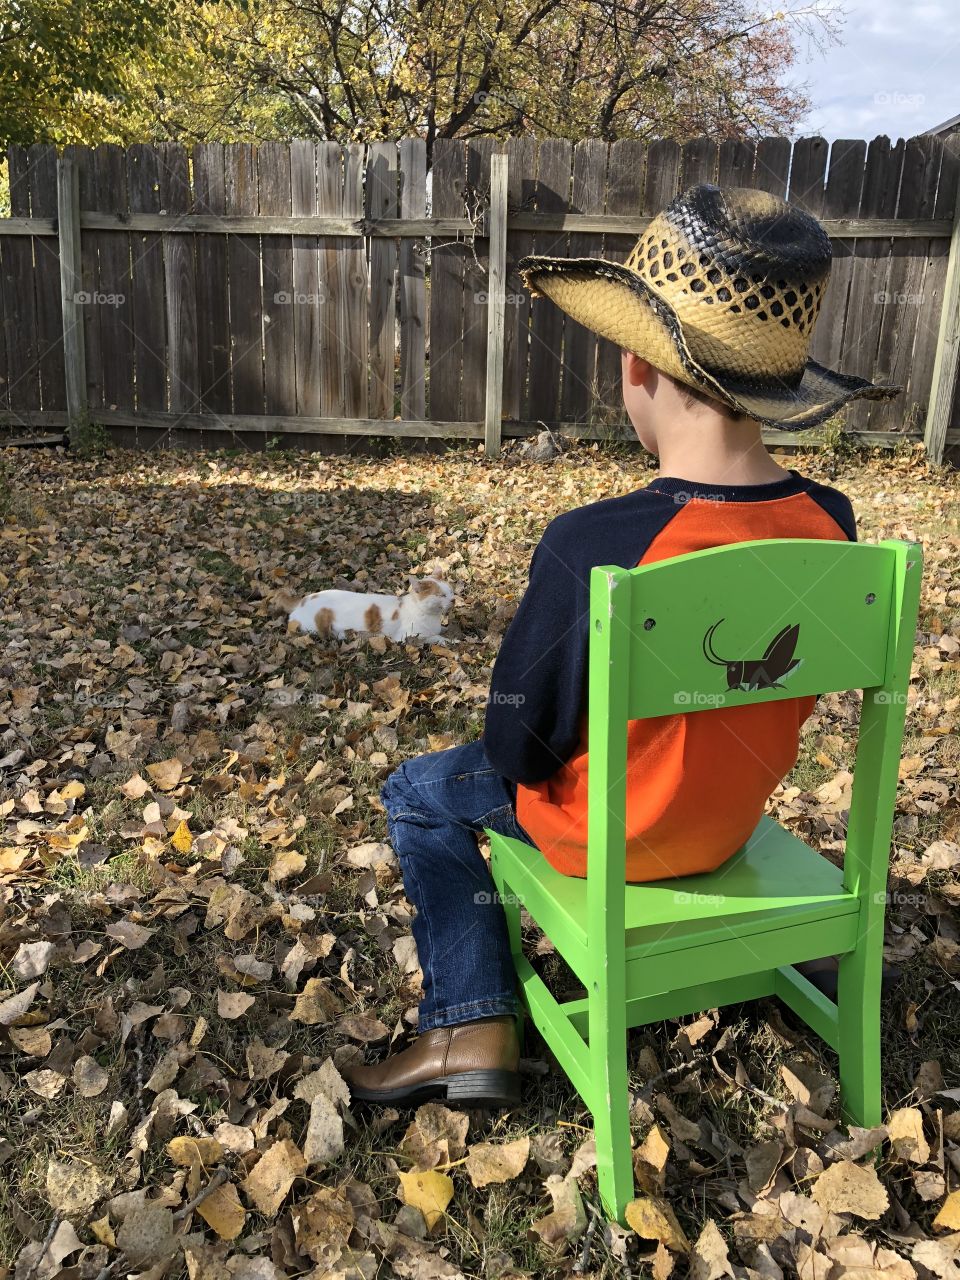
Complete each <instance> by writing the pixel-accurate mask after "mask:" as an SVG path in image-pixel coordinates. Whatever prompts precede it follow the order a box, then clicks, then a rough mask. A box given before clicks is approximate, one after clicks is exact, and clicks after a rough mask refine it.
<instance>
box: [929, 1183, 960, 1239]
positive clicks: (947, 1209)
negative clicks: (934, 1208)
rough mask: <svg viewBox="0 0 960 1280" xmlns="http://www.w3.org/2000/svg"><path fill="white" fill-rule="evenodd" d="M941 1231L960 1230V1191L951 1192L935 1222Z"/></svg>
mask: <svg viewBox="0 0 960 1280" xmlns="http://www.w3.org/2000/svg"><path fill="white" fill-rule="evenodd" d="M933 1225H934V1226H935V1227H936V1228H938V1230H940V1231H957V1230H960V1191H951V1192H950V1194H949V1195H948V1196H947V1198H946V1200H944V1202H943V1204H942V1205H941V1206H940V1212H939V1213H938V1214H937V1216H936V1217H935V1218H934V1220H933Z"/></svg>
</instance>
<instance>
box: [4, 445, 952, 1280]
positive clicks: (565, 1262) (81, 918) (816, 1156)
mask: <svg viewBox="0 0 960 1280" xmlns="http://www.w3.org/2000/svg"><path fill="white" fill-rule="evenodd" d="M793 465H796V466H797V467H798V468H799V469H801V470H804V471H808V472H810V473H811V474H814V475H816V476H817V477H818V478H826V479H828V480H829V481H831V482H833V483H836V484H837V485H839V486H840V487H841V488H844V489H845V490H846V491H847V492H848V493H849V494H850V496H851V498H852V500H853V502H854V506H855V508H856V511H857V515H858V518H859V521H860V528H861V537H863V538H865V539H875V538H878V537H883V536H893V537H908V536H909V537H915V538H919V539H920V540H922V541H923V543H924V545H925V548H926V556H927V561H926V571H925V580H924V596H923V606H922V614H921V622H920V634H919V637H918V646H917V654H916V665H915V672H914V680H913V684H912V690H911V701H910V708H909V716H908V734H907V739H906V743H905V749H904V760H903V766H902V771H901V773H902V785H901V788H900V795H899V802H898V813H897V823H896V836H895V843H896V848H895V853H894V859H893V864H892V865H893V872H892V878H891V885H890V908H889V929H888V942H889V952H890V954H891V955H892V956H893V957H894V958H895V959H896V961H897V963H898V964H899V965H900V966H901V968H902V969H903V973H904V977H903V981H902V983H901V984H900V986H899V988H898V989H897V990H896V991H895V992H894V993H893V994H892V995H891V996H890V997H889V998H888V999H887V1001H886V1004H885V1017H884V1026H885V1033H884V1034H885V1060H884V1085H885V1090H886V1105H887V1108H888V1117H887V1123H886V1125H885V1127H884V1128H883V1129H882V1130H878V1131H872V1132H870V1133H868V1134H865V1133H863V1132H862V1131H853V1132H850V1131H848V1130H847V1129H845V1128H843V1127H842V1126H841V1125H840V1124H839V1121H838V1114H837V1100H836V1087H835V1069H836V1063H835V1060H834V1059H833V1058H832V1056H831V1055H830V1053H829V1052H828V1051H826V1050H825V1049H824V1048H823V1046H822V1045H821V1044H820V1043H819V1042H818V1041H817V1040H816V1038H815V1037H814V1036H812V1035H810V1034H809V1033H807V1032H805V1031H804V1029H803V1028H802V1026H801V1025H800V1024H799V1023H798V1022H797V1021H796V1020H795V1019H794V1018H793V1017H792V1015H791V1014H789V1013H788V1012H787V1011H785V1010H784V1009H783V1008H782V1007H780V1006H779V1005H777V1004H776V1003H775V1002H772V1001H771V1002H761V1003H758V1004H756V1005H751V1006H743V1007H736V1008H730V1009H726V1010H723V1011H720V1012H719V1013H718V1012H717V1011H707V1012H705V1013H704V1014H703V1015H701V1016H698V1017H692V1018H688V1019H683V1020H680V1021H674V1022H669V1023H665V1024H662V1025H657V1026H652V1027H649V1028H645V1029H643V1030H638V1031H635V1032H633V1033H631V1071H632V1086H633V1090H634V1103H633V1122H634V1132H635V1139H636V1159H635V1166H636V1175H637V1197H638V1198H637V1201H636V1203H635V1204H634V1206H633V1207H632V1209H631V1218H630V1220H631V1229H630V1230H629V1231H625V1230H622V1229H619V1228H615V1227H614V1228H610V1227H608V1226H606V1225H605V1224H604V1223H603V1221H602V1219H600V1218H599V1217H598V1215H597V1213H596V1207H597V1196H596V1181H595V1170H594V1159H593V1155H592V1149H591V1129H590V1118H589V1115H588V1113H586V1112H585V1110H584V1109H583V1107H582V1106H581V1105H580V1103H579V1102H578V1100H577V1098H576V1096H575V1095H574V1094H573V1092H572V1090H571V1088H570V1086H569V1085H568V1084H567V1082H566V1080H565V1079H564V1078H563V1076H562V1075H561V1074H559V1073H558V1071H557V1069H556V1067H555V1065H554V1064H553V1063H552V1062H551V1061H550V1060H549V1057H548V1055H547V1054H546V1052H545V1050H544V1048H543V1046H542V1044H541V1043H540V1042H539V1041H538V1040H537V1039H536V1038H535V1037H531V1038H530V1040H529V1041H528V1044H527V1048H526V1052H527V1054H528V1057H527V1059H526V1060H525V1062H524V1069H525V1081H526V1082H525V1092H524V1105H523V1107H522V1109H521V1110H519V1111H517V1112H514V1113H510V1114H508V1115H503V1116H489V1115H483V1114H470V1115H466V1114H463V1115H460V1114H457V1113H455V1112H452V1111H447V1110H446V1108H444V1107H441V1106H428V1107H424V1108H421V1110H420V1111H419V1112H417V1113H416V1114H415V1115H414V1114H411V1113H402V1114H399V1115H398V1114H397V1113H396V1112H393V1111H387V1112H369V1111H367V1112H365V1111H362V1110H361V1109H359V1108H356V1107H352V1106H351V1103H350V1099H349V1093H348V1091H347V1089H346V1088H345V1086H344V1084H343V1081H342V1079H341V1076H340V1073H339V1068H341V1067H343V1065H344V1063H345V1062H347V1061H348V1060H349V1059H350V1058H351V1057H352V1056H353V1055H355V1054H357V1053H366V1054H369V1055H371V1056H373V1055H376V1054H379V1053H383V1052H385V1051H386V1049H387V1048H388V1047H389V1046H391V1045H392V1046H394V1047H399V1046H400V1045H401V1044H402V1043H403V1042H404V1041H405V1039H406V1038H407V1037H408V1036H409V1035H410V1034H411V1033H412V1032H413V1031H414V1028H415V1023H416V1004H417V995H418V982H419V971H418V969H417V960H416V952H415V949H414V948H413V946H412V942H411V938H410V933H409V922H410V908H409V906H408V904H407V902H406V900H405V898H404V895H403V891H402V885H401V882H400V879H399V876H398V871H397V866H396V862H395V859H394V858H393V855H392V852H391V850H390V848H389V846H388V845H387V844H385V843H384V838H385V825H384V817H383V812H382V809H381V807H380V805H379V802H378V799H377V793H378V790H379V786H380V783H381V781H382V779H383V778H384V777H385V776H386V774H387V773H388V772H389V771H390V770H391V769H392V768H393V767H395V766H396V765H397V764H398V763H399V762H400V761H402V760H403V759H405V758H406V757H407V756H409V755H412V754H415V753H417V752H421V751H424V750H430V749H437V748H440V747H442V746H445V745H449V744H453V743H456V742H460V741H463V740H465V739H468V738H470V737H474V736H476V735H477V734H478V733H479V731H480V728H481V724H482V714H483V704H484V699H485V695H486V689H487V684H488V679H489V674H490V665H491V662H492V660H493V658H494V656H495V654H496V651H497V646H498V643H499V639H500V636H501V635H502V632H503V629H504V627H505V625H506V623H507V621H508V620H509V618H510V616H511V613H512V610H513V609H514V607H515V605H516V600H517V598H518V595H519V593H520V592H521V591H522V589H523V585H524V582H525V576H526V569H527V564H528V561H529V557H530V553H531V551H532V548H533V546H534V545H535V543H536V541H537V539H538V537H539V535H540V533H541V531H542V529H543V526H544V525H545V524H546V522H547V520H548V519H549V518H550V517H551V516H552V515H554V514H556V513H557V512H559V511H561V510H563V509H565V508H568V507H570V506H573V505H576V504H579V503H582V502H587V501H591V500H594V499H597V498H600V497H604V496H608V495H612V494H616V493H621V492H625V491H627V490H628V489H630V488H633V487H636V486H637V485H639V484H642V483H644V482H645V480H646V479H648V478H649V473H648V472H647V471H646V470H645V464H644V462H643V461H642V460H641V458H640V457H639V456H638V455H636V454H628V453H626V452H621V453H618V454H614V453H602V452H597V451H593V450H589V449H587V448H582V449H581V448H576V449H573V450H571V451H570V452H568V453H567V454H565V455H564V456H563V457H562V458H560V459H559V460H557V461H555V462H554V463H552V464H546V465H541V464H531V463H528V462H524V461H522V460H520V458H519V457H518V456H516V455H515V454H514V455H510V456H507V457H505V458H504V459H503V460H502V461H499V462H497V463H495V464H491V463H489V462H486V461H484V460H483V458H482V457H481V456H478V455H477V454H474V453H465V452H455V453H451V454H449V455H447V456H442V457H441V456H402V455H398V456H394V457H391V458H387V459H383V458H381V459H372V458H356V457H349V456H348V457H342V458H320V457H309V456H298V457H295V458H290V457H280V458H277V457H273V458H270V457H266V456H256V457H255V456H251V455H240V456H230V455H217V456H211V455H201V456H197V455H189V456H186V455H177V454H172V455H143V454H134V453H125V452H115V453H113V454H111V455H109V456H108V457H106V458H102V459H99V460H95V461H81V460H78V459H77V458H75V457H68V456H66V455H65V454H64V453H63V452H61V451H58V452H39V451H38V452H31V453H27V452H20V453H12V452H8V453H7V454H5V455H2V486H0V817H2V820H3V834H2V837H0V1277H2V1276H4V1275H7V1274H9V1275H11V1276H16V1277H17V1280H49V1278H52V1277H55V1276H57V1275H62V1276H69V1277H78V1278H79V1277H90V1278H91V1280H104V1278H105V1277H107V1276H113V1275H116V1276H120V1275H147V1276H151V1277H154V1276H156V1277H160V1276H162V1275H167V1276H170V1277H174V1276H179V1275H189V1276H190V1277H193V1278H196V1280H225V1278H232V1280H273V1278H276V1277H284V1276H310V1277H316V1278H317V1280H319V1277H326V1276H333V1277H336V1276H342V1277H364V1278H366V1280H372V1277H374V1276H391V1275H396V1276H400V1277H434V1276H451V1277H453V1276H457V1275H460V1274H463V1275H466V1276H498V1277H509V1276H512V1275H530V1276H543V1277H546V1276H557V1275H563V1274H568V1273H571V1272H573V1273H578V1274H579V1273H583V1272H586V1273H589V1274H595V1275H608V1276H627V1275H637V1274H642V1273H649V1272H650V1270H651V1269H652V1271H653V1273H654V1274H655V1275H656V1276H658V1277H665V1276H667V1275H669V1274H670V1272H671V1270H674V1273H675V1274H678V1275H679V1274H682V1273H684V1272H685V1271H687V1270H689V1272H690V1273H691V1274H692V1275H694V1276H696V1277H701V1278H703V1280H717V1278H719V1277H723V1276H726V1275H735V1276H749V1275H762V1276H769V1277H780V1276H782V1275H783V1276H793V1275H797V1274H799V1275H801V1276H803V1277H810V1278H811V1280H839V1277H843V1276H847V1277H851V1278H853V1277H857V1278H859V1277H861V1276H866V1275H867V1274H873V1273H876V1272H878V1271H879V1272H882V1273H883V1274H887V1275H889V1276H890V1277H892V1278H893V1277H896V1278H897V1280H899V1278H900V1277H912V1276H915V1275H916V1276H920V1277H921V1278H924V1277H928V1276H936V1277H947V1276H954V1277H955V1276H956V1275H957V1273H958V1268H960V1261H958V1244H960V1191H958V1190H957V1188H958V1186H960V1031H958V1027H960V993H958V988H960V981H958V979H960V846H958V843H957V841H958V839H960V814H958V808H957V768H958V762H960V746H958V737H957V720H958V708H960V678H958V673H960V585H958V578H957V565H958V559H960V556H958V546H960V527H958V525H960V486H958V483H957V478H956V475H955V473H949V472H937V471H934V470H932V469H930V468H928V467H927V466H926V465H925V464H924V463H923V462H922V460H920V459H918V458H917V456H916V455H915V454H913V455H910V454H907V453H900V454H896V455H884V456H879V457H875V458H867V457H858V456H850V455H837V454H830V453H827V454H822V455H817V456H811V457H801V458H799V459H796V460H794V461H793ZM427 569H437V570H443V571H445V573H446V574H447V576H448V577H449V579H450V580H451V581H452V582H453V583H454V585H455V586H456V589H457V593H458V603H457V607H456V610H455V615H454V618H453V620H452V622H451V624H450V626H449V627H448V630H447V636H448V638H449V639H450V640H451V641H456V643H450V644H447V643H443V644H433V645H431V644H427V643H420V642H415V643H406V644H392V643H390V642H388V641H386V640H384V639H382V638H381V639H373V640H360V639H357V640H355V641H353V642H347V643H339V644H338V643H337V642H335V641H324V640H319V641H318V640H316V639H312V638H309V637H306V636H303V635H301V634H298V633H296V632H295V631H293V630H290V631H288V628H287V624H286V616H285V614H284V612H283V610H282V608H281V607H280V601H281V600H282V599H283V598H284V596H285V593H292V594H296V593H299V592H301V591H308V590H317V589H319V588H322V587H325V586H331V585H337V584H341V585H343V584H346V583H363V584H365V585H369V587H371V588H376V589H381V590H388V591H393V590H397V589H402V587H403V584H404V579H405V575H406V574H407V573H408V572H420V571H423V570H427ZM855 716H856V696H855V695H850V696H844V697H828V698H825V699H823V700H822V702H821V704H820V705H819V707H818V710H817V712H816V713H815V715H814V717H812V719H811V720H810V721H809V722H808V726H807V733H806V736H805V739H804V748H803V755H802V758H801V761H800V763H799V764H798V766H797V769H796V770H795V772H794V774H793V775H792V776H791V778H790V779H788V783H787V785H786V786H785V787H784V788H782V789H781V791H780V792H779V793H778V794H777V796H775V797H774V800H773V802H772V808H773V810H774V811H775V812H776V813H777V815H778V816H779V817H780V819H781V820H783V821H785V822H787V823H788V824H790V825H791V826H792V827H793V828H794V829H795V830H796V831H797V832H798V833H799V834H801V835H802V836H803V837H804V838H806V839H808V840H809V841H811V842H812V843H814V844H815V845H817V846H818V847H820V848H821V849H823V850H824V851H825V852H826V853H827V854H828V855H832V856H837V851H839V850H840V849H841V848H842V839H843V829H844V820H845V816H846V808H847V805H848V803H849V783H850V775H849V768H850V765H851V762H852V748H853V745H854V743H853V738H852V735H853V730H854V727H855ZM529 941H530V946H531V950H532V952H534V953H536V955H537V960H536V963H537V964H538V965H539V966H540V967H541V969H542V971H543V972H544V974H545V975H546V976H547V977H548V979H549V980H550V981H551V982H552V983H553V984H554V985H555V987H556V988H557V990H563V989H564V987H565V984H566V986H569V975H568V974H566V973H565V972H564V971H563V969H562V966H561V965H560V964H559V962H558V961H557V958H556V957H555V956H553V955H551V954H550V949H549V947H548V946H546V945H544V944H543V942H542V940H541V941H539V942H538V939H537V937H536V935H535V934H534V933H533V931H531V933H530V938H529ZM5 1267H6V1268H7V1270H5Z"/></svg>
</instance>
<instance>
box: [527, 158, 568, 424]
mask: <svg viewBox="0 0 960 1280" xmlns="http://www.w3.org/2000/svg"><path fill="white" fill-rule="evenodd" d="M572 160H573V144H572V143H571V142H568V141H567V140H566V138H542V139H541V140H540V143H539V146H538V149H537V190H536V203H537V211H538V212H539V213H560V212H566V211H567V210H568V209H569V207H570V175H571V167H572ZM533 252H534V253H536V254H556V255H558V256H561V257H562V256H564V255H565V254H566V253H567V237H566V236H565V235H563V234H560V235H550V234H547V235H544V234H542V233H540V232H538V233H537V235H536V236H535V238H534V248H533ZM565 319H566V317H565V316H564V313H563V312H562V311H561V310H560V308H559V307H555V306H554V305H553V303H552V302H551V301H550V300H549V299H548V298H545V297H539V298H534V299H533V306H532V308H531V313H530V379H529V384H528V388H527V402H526V413H525V415H524V416H525V417H526V418H527V419H528V420H530V421H534V422H536V421H537V420H538V419H542V420H547V421H553V420H555V419H556V418H557V415H558V408H559V396H560V385H561V373H562V366H561V356H562V347H563V333H564V325H565Z"/></svg>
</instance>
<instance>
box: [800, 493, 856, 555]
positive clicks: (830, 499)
mask: <svg viewBox="0 0 960 1280" xmlns="http://www.w3.org/2000/svg"><path fill="white" fill-rule="evenodd" d="M807 493H809V495H810V497H811V498H812V499H813V500H814V502H815V503H817V505H818V506H820V507H822V508H823V510H824V511H826V513H827V515H828V516H831V517H832V518H833V519H834V520H836V522H837V524H838V525H839V526H840V528H841V529H842V530H843V532H844V533H845V534H846V535H847V537H848V538H849V540H850V541H851V542H856V540H857V521H856V517H855V516H854V514H853V507H852V506H851V504H850V499H849V498H848V497H847V495H846V494H845V493H841V492H840V490H839V489H831V488H830V487H829V486H828V485H825V484H817V483H815V482H814V481H811V482H810V487H809V489H808V490H807Z"/></svg>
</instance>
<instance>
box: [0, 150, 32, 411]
mask: <svg viewBox="0 0 960 1280" xmlns="http://www.w3.org/2000/svg"><path fill="white" fill-rule="evenodd" d="M7 165H8V173H9V178H10V209H11V212H12V213H14V214H15V215H19V216H21V217H27V216H29V214H30V212H31V210H30V160H29V157H28V155H27V152H26V150H25V149H24V148H23V147H11V148H10V149H9V151H8V153H7ZM3 287H4V294H5V296H6V299H7V302H6V306H5V308H4V332H5V334H6V346H7V370H8V379H9V395H10V408H11V409H29V410H36V409H39V408H40V404H41V400H40V365H39V361H38V356H39V350H38V343H37V308H36V301H35V298H34V292H33V242H32V240H8V241H7V242H6V243H5V244H4V250H3Z"/></svg>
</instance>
